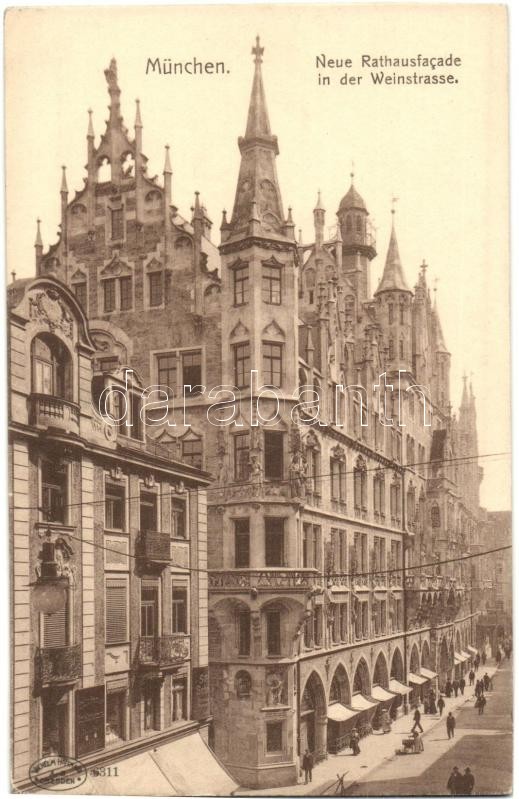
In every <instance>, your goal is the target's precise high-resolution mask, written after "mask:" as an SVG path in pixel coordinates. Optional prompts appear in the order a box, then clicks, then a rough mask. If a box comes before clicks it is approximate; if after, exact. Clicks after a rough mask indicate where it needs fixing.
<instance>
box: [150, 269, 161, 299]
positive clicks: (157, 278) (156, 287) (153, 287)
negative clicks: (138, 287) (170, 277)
mask: <svg viewBox="0 0 519 799" xmlns="http://www.w3.org/2000/svg"><path fill="white" fill-rule="evenodd" d="M148 291H149V297H150V308H156V307H157V306H158V305H162V272H152V273H151V274H150V275H148Z"/></svg>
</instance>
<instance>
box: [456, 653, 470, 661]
mask: <svg viewBox="0 0 519 799" xmlns="http://www.w3.org/2000/svg"><path fill="white" fill-rule="evenodd" d="M469 657H470V655H467V653H466V652H465V653H463V652H455V653H454V662H455V663H465V661H466V660H468V659H469Z"/></svg>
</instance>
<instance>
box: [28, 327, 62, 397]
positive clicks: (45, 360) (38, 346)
mask: <svg viewBox="0 0 519 799" xmlns="http://www.w3.org/2000/svg"><path fill="white" fill-rule="evenodd" d="M31 360H32V385H33V392H34V393H36V394H48V395H49V396H52V397H61V398H62V399H67V400H70V399H72V364H71V358H70V353H69V351H68V350H67V348H66V347H65V345H64V344H62V343H61V341H60V340H59V339H58V338H56V336H53V335H52V334H50V333H42V334H41V335H39V336H36V337H35V338H34V339H33V342H32V348H31Z"/></svg>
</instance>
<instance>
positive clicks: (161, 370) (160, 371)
mask: <svg viewBox="0 0 519 799" xmlns="http://www.w3.org/2000/svg"><path fill="white" fill-rule="evenodd" d="M157 380H158V383H159V385H160V386H166V387H167V388H168V389H169V391H168V393H169V394H171V395H172V396H175V394H176V393H177V355H176V353H175V352H168V353H165V354H164V355H157Z"/></svg>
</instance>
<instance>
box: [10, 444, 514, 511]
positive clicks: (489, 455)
mask: <svg viewBox="0 0 519 799" xmlns="http://www.w3.org/2000/svg"><path fill="white" fill-rule="evenodd" d="M509 455H511V452H488V453H483V454H482V455H464V456H459V457H457V458H438V459H435V460H427V461H416V462H414V463H406V464H398V463H396V462H394V463H390V464H386V465H384V466H381V465H379V466H373V467H370V468H366V469H363V470H362V471H363V472H379V471H385V470H386V469H390V470H391V469H392V470H397V469H408V468H409V467H415V466H432V465H438V464H443V463H454V462H460V461H477V460H479V459H480V458H495V457H504V456H509ZM149 468H150V469H152V468H153V467H152V466H150V467H149ZM357 471H358V470H357V469H351V470H348V471H345V472H343V473H342V474H343V476H344V477H346V475H349V474H355V473H356V472H357ZM331 477H333V474H332V473H331V472H320V473H318V474H315V475H306V476H304V477H302V478H301V479H302V480H322V479H323V478H331ZM186 479H188V476H186ZM259 482H260V483H265V484H266V485H290V484H291V483H292V478H290V477H289V478H287V479H280V480H277V479H270V478H268V479H267V480H261V481H259ZM252 485H258V483H257V482H255V481H253V480H248V481H246V480H239V481H236V482H232V483H222V484H221V485H211V486H208V487H207V488H201V487H197V488H188V487H185V488H184V491H183V492H179V494H178V496H182V493H186V494H187V493H189V494H195V493H198V492H200V491H202V492H204V493H205V494H208V493H209V492H211V491H218V492H220V493H221V492H222V491H225V489H228V488H235V487H240V488H243V487H246V486H252ZM139 497H140V494H135V495H131V496H128V497H126V498H125V501H126V502H131V501H132V500H137V499H139ZM103 503H104V499H97V500H92V501H87V502H81V501H80V502H71V503H68V504H67V505H66V506H65V507H67V508H75V507H81V506H85V505H86V506H90V505H92V506H93V505H100V504H101V505H102V504H103ZM10 509H11V510H41V509H42V507H41V505H10Z"/></svg>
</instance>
